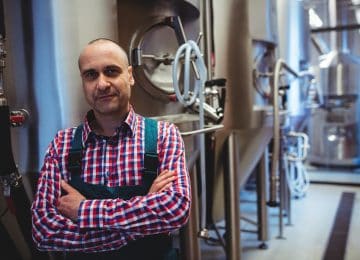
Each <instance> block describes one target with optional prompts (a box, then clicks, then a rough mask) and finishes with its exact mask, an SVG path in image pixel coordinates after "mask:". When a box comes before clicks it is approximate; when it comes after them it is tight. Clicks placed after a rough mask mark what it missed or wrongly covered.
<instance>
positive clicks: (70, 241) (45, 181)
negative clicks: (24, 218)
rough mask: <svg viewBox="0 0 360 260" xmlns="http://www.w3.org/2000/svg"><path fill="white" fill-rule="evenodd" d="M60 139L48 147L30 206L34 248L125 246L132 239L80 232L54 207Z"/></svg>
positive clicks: (116, 234) (107, 232)
mask: <svg viewBox="0 0 360 260" xmlns="http://www.w3.org/2000/svg"><path fill="white" fill-rule="evenodd" d="M59 139H61V138H60V137H59V135H57V136H56V137H55V139H54V140H53V141H52V143H51V144H50V145H49V147H48V150H47V152H46V156H45V159H44V164H43V166H42V168H41V171H40V175H39V179H38V183H37V191H36V194H35V198H34V201H33V203H32V206H31V211H32V236H33V240H34V242H35V244H36V245H37V247H38V248H39V249H40V250H48V251H53V250H54V251H62V250H71V251H78V250H81V251H89V252H91V251H102V250H104V248H103V245H104V244H107V246H108V247H114V248H116V247H120V246H122V245H124V244H126V241H127V240H130V239H133V238H132V237H131V235H127V234H125V233H123V232H119V231H118V232H113V231H111V230H104V229H93V230H84V229H81V230H80V229H79V226H78V224H77V223H75V222H73V221H72V220H70V219H69V218H66V217H64V216H62V215H61V214H60V213H59V212H58V210H57V208H56V204H57V200H58V198H59V197H60V195H61V188H60V180H61V171H60V168H61V167H60V163H59V161H61V160H62V159H60V158H59V157H58V155H57V152H56V147H57V146H58V144H59V142H60V140H59ZM64 178H65V177H64Z"/></svg>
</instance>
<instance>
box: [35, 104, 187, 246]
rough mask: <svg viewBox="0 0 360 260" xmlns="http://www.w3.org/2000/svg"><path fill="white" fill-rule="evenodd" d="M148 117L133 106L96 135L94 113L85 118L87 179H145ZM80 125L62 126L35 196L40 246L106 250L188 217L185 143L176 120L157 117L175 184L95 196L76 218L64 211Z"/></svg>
mask: <svg viewBox="0 0 360 260" xmlns="http://www.w3.org/2000/svg"><path fill="white" fill-rule="evenodd" d="M144 126H145V120H144V118H143V117H142V116H140V115H138V114H136V113H135V112H134V111H133V109H132V108H131V109H130V112H129V114H128V116H127V118H126V120H125V121H124V122H123V123H122V124H121V125H120V126H119V127H118V128H117V131H116V133H115V134H114V135H113V136H111V137H105V136H99V135H96V134H95V133H94V132H93V131H92V130H91V128H90V125H89V117H87V118H86V120H85V122H84V124H83V136H82V141H83V147H84V153H83V158H82V169H83V171H82V175H81V177H82V179H83V181H85V182H87V183H92V184H103V185H107V186H109V187H115V186H123V185H141V182H142V180H141V179H142V170H143V168H144V153H145V143H144V136H145V131H144ZM75 129H76V128H68V129H65V130H60V131H59V132H58V133H57V135H56V136H55V138H54V139H53V140H52V142H51V143H50V145H49V147H48V150H47V152H46V155H45V160H44V164H43V166H42V168H41V172H40V176H39V180H38V188H37V192H36V195H35V199H34V201H33V204H32V207H31V210H32V223H33V230H32V233H33V239H34V241H35V242H36V244H37V246H38V248H39V249H40V250H55V251H59V250H61V251H63V250H69V251H70V250H71V251H88V252H96V251H105V250H113V249H118V248H120V247H122V246H124V245H126V244H127V243H128V242H129V241H131V240H134V239H138V238H140V237H143V236H144V235H150V234H157V233H168V232H171V231H174V230H176V229H178V228H180V227H181V226H182V225H184V224H185V223H186V221H187V219H188V215H189V208H190V201H191V198H190V196H191V195H190V180H189V176H188V171H187V168H186V164H185V149H184V143H183V140H182V138H181V135H180V133H179V131H178V129H177V127H176V126H174V125H173V124H170V123H167V122H161V121H159V122H158V141H157V152H158V158H159V167H158V172H162V171H164V170H166V169H167V170H170V171H175V172H176V174H177V178H176V180H175V181H174V182H173V185H172V187H171V188H170V189H167V190H165V191H163V192H156V193H151V194H148V195H146V196H135V197H133V198H131V199H130V200H123V199H92V200H84V201H82V202H81V204H80V208H79V212H78V221H77V223H75V222H73V221H72V220H71V219H69V218H66V217H64V216H63V215H61V214H60V213H59V212H58V210H57V208H56V204H57V200H58V199H59V197H60V196H61V188H60V180H65V181H68V180H69V179H70V178H71V173H70V172H69V171H68V170H67V164H68V156H69V150H70V148H71V140H72V138H73V136H74V134H75ZM140 250H141V249H140Z"/></svg>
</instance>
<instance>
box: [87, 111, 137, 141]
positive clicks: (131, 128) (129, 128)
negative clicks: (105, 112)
mask: <svg viewBox="0 0 360 260" xmlns="http://www.w3.org/2000/svg"><path fill="white" fill-rule="evenodd" d="M93 120H95V115H94V111H93V110H90V111H88V112H87V114H86V117H85V122H84V129H83V140H84V143H86V142H87V141H88V138H89V137H90V136H94V135H96V134H95V132H94V131H93V130H92V129H91V122H92V121H93ZM136 126H137V118H136V113H135V111H134V109H133V107H132V106H130V110H129V113H128V115H127V116H126V118H125V120H124V121H123V122H119V126H118V127H117V129H116V134H119V132H123V133H124V134H126V133H128V134H129V135H130V136H134V134H135V129H136Z"/></svg>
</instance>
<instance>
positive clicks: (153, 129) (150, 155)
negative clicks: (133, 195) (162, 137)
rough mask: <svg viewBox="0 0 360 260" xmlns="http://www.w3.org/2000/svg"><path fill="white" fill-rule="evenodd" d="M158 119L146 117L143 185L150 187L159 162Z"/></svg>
mask: <svg viewBox="0 0 360 260" xmlns="http://www.w3.org/2000/svg"><path fill="white" fill-rule="evenodd" d="M157 123H158V122H157V121H156V120H154V119H151V118H147V117H145V155H144V176H143V185H144V186H145V187H146V188H147V190H148V189H150V187H151V184H152V183H153V181H154V180H155V178H156V176H157V168H158V164H159V159H158V154H157V140H158V127H157Z"/></svg>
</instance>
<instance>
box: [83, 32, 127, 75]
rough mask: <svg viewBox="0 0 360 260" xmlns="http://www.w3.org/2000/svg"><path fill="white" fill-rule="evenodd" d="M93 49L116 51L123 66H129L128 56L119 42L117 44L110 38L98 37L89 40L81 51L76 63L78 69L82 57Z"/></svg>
mask: <svg viewBox="0 0 360 260" xmlns="http://www.w3.org/2000/svg"><path fill="white" fill-rule="evenodd" d="M94 50H102V51H104V52H106V51H112V52H114V53H116V54H117V55H119V57H120V58H121V59H122V61H123V62H124V65H125V66H129V59H128V56H127V54H126V52H125V50H124V49H123V48H122V47H121V46H120V45H119V44H117V43H116V42H114V41H113V40H110V39H106V38H98V39H95V40H92V41H90V42H89V43H88V44H87V45H86V46H85V47H84V48H83V50H82V51H81V53H80V56H79V59H78V65H79V69H80V70H81V64H82V59H83V57H84V56H86V55H88V54H89V53H91V52H92V51H94Z"/></svg>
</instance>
